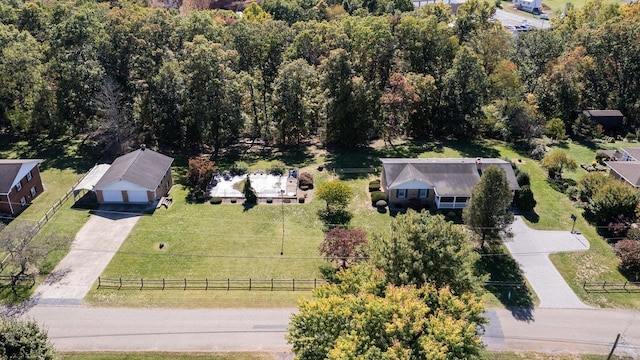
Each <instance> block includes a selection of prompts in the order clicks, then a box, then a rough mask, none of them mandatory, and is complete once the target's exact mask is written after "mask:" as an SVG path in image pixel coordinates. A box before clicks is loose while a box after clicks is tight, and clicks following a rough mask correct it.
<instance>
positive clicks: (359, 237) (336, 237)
mask: <svg viewBox="0 0 640 360" xmlns="http://www.w3.org/2000/svg"><path fill="white" fill-rule="evenodd" d="M318 250H319V251H320V253H321V254H322V255H323V256H324V257H326V258H327V259H328V260H330V261H331V262H333V263H335V264H336V265H338V266H340V267H341V268H347V267H349V266H351V265H353V264H354V263H356V262H358V261H361V260H365V259H368V258H369V242H368V241H367V235H366V234H365V232H364V231H362V230H360V229H345V228H343V227H336V228H333V229H331V230H330V231H329V232H327V235H325V238H324V240H323V241H322V242H321V243H320V246H319V247H318Z"/></svg>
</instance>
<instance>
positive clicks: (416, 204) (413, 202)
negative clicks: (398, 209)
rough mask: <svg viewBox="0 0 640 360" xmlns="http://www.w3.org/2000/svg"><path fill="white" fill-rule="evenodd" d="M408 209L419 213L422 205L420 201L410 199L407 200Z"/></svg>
mask: <svg viewBox="0 0 640 360" xmlns="http://www.w3.org/2000/svg"><path fill="white" fill-rule="evenodd" d="M408 207H409V208H410V209H413V210H415V211H417V212H420V211H421V210H422V209H423V208H424V205H423V204H422V201H420V199H417V198H411V199H409V206H408Z"/></svg>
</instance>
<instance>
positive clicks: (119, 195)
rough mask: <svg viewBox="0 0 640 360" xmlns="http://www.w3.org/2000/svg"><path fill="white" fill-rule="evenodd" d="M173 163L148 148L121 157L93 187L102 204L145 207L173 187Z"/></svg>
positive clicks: (166, 157)
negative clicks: (145, 204)
mask: <svg viewBox="0 0 640 360" xmlns="http://www.w3.org/2000/svg"><path fill="white" fill-rule="evenodd" d="M172 163H173V159H172V158H170V157H168V156H165V155H162V154H160V153H157V152H155V151H152V150H148V149H146V148H145V147H144V146H141V148H140V150H136V151H134V152H131V153H128V154H126V155H123V156H120V157H119V158H117V159H116V160H115V161H114V162H113V164H111V167H109V169H108V170H107V171H106V172H105V173H104V175H102V177H101V178H100V180H98V182H97V183H95V186H94V187H93V190H94V191H95V192H96V196H97V198H98V202H99V203H111V204H113V203H125V204H126V203H133V204H143V203H149V202H153V201H157V200H159V199H160V198H161V197H163V196H165V195H167V193H168V192H169V189H171V186H173V179H172V177H171V164H172Z"/></svg>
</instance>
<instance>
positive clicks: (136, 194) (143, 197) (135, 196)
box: [127, 190, 149, 203]
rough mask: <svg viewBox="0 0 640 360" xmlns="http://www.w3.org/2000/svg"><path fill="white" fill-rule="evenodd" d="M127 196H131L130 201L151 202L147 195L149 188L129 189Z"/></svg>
mask: <svg viewBox="0 0 640 360" xmlns="http://www.w3.org/2000/svg"><path fill="white" fill-rule="evenodd" d="M127 197H128V198H129V202H130V203H146V202H149V197H148V196H147V190H143V191H139V190H129V191H127Z"/></svg>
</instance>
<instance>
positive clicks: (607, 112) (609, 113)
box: [582, 110, 624, 117]
mask: <svg viewBox="0 0 640 360" xmlns="http://www.w3.org/2000/svg"><path fill="white" fill-rule="evenodd" d="M582 113H584V114H585V115H588V116H595V117H599V116H616V117H624V115H622V112H620V110H584V111H583V112H582Z"/></svg>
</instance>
